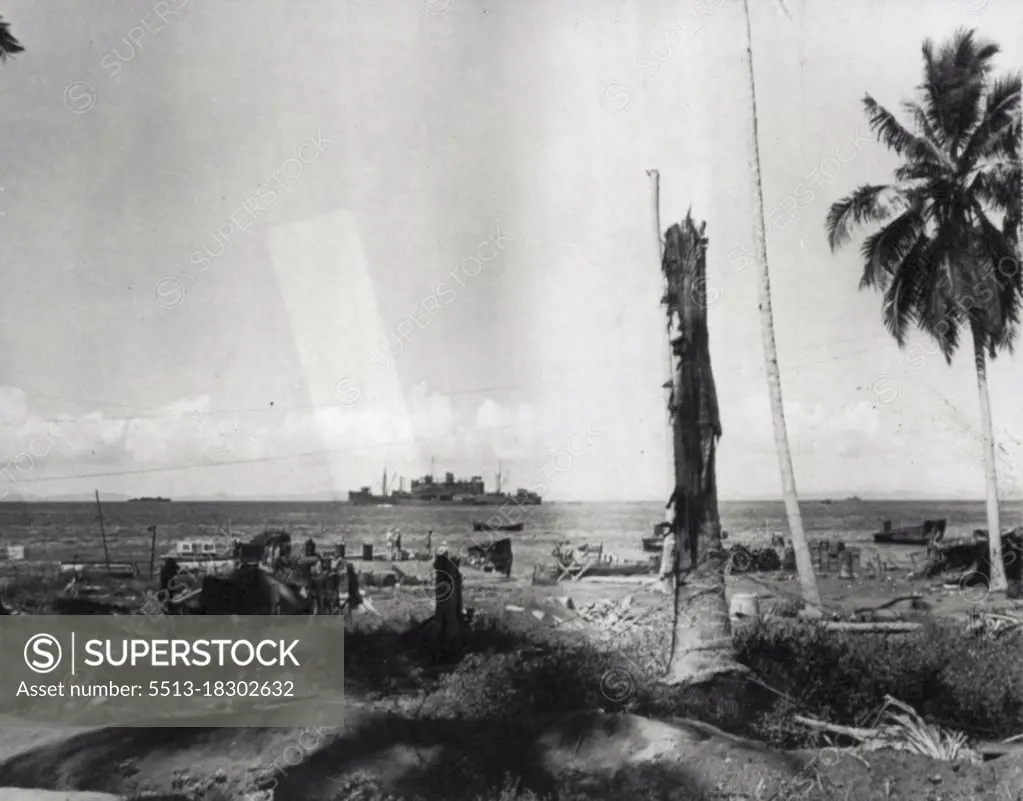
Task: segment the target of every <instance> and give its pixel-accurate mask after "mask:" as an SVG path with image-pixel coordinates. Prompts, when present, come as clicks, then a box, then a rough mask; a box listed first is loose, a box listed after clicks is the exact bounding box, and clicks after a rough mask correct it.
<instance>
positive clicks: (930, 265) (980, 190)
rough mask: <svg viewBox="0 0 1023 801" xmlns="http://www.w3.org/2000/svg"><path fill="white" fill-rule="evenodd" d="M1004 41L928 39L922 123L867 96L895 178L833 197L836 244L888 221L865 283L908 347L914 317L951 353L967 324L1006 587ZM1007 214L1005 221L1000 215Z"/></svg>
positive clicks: (1012, 314)
mask: <svg viewBox="0 0 1023 801" xmlns="http://www.w3.org/2000/svg"><path fill="white" fill-rule="evenodd" d="M998 52H999V48H998V46H997V45H995V44H992V43H989V42H982V41H978V40H976V39H975V38H974V32H973V31H964V30H960V31H958V32H957V33H956V34H955V35H954V36H953V38H952V39H951V40H950V41H949V42H947V43H946V44H944V45H943V46H942V47H941V48H940V49H937V50H936V49H935V46H934V45H933V44H932V42H931V41H930V40H928V41H926V42H924V45H923V57H924V83H923V84H922V85H921V86H920V87H919V91H918V97H917V99H916V100H912V101H909V102H906V103H905V104H904V105H903V108H904V110H905V113H906V115H907V117H908V118H909V119H910V120H911V121H912V124H911V126H909V127H907V126H904V125H903V124H902V123H901V122H899V121H898V120H897V119H896V118H895V115H893V114H892V113H891V112H890V111H888V110H887V109H885V108H883V107H882V106H881V105H880V104H878V103H877V101H875V100H874V99H873V98H872V97H870V96H869V95H867V96H866V97H865V98H864V99H863V105H864V108H865V109H866V112H867V115H868V117H869V119H870V127H871V129H872V130H873V131H874V132H875V133H876V134H877V137H878V139H879V141H881V142H882V143H883V144H884V145H885V146H887V147H888V149H889V150H891V151H893V152H894V153H896V154H897V155H898V156H899V157H900V158H902V159H903V164H901V165H900V166H899V167H898V168H896V170H895V172H894V179H895V180H894V183H892V184H889V185H867V186H861V187H860V188H859V189H857V190H856V191H855V192H853V193H852V194H851V195H849V196H848V197H846V198H844V199H843V200H840V201H838V202H837V203H835V204H834V205H833V206H832V207H831V211H830V212H829V214H828V219H827V232H828V241H829V243H830V245H831V249H832V250H835V249H836V248H838V247H839V246H841V245H843V244H845V243H846V242H848V241H849V239H850V230H851V229H852V227H853V226H854V225H858V224H863V223H868V222H869V223H881V224H882V228H881V229H880V230H879V231H876V232H875V233H873V234H871V235H870V236H868V237H867V238H866V240H865V241H864V243H863V246H862V249H861V252H862V254H863V258H864V261H865V264H864V270H863V277H862V278H861V279H860V288H861V289H868V288H870V289H877V290H878V291H880V292H882V293H884V300H883V306H882V308H883V315H882V316H883V320H884V324H885V327H886V328H887V329H888V331H889V332H890V333H891V335H892V336H893V337H894V338H895V340H896V342H898V344H899V347H904V346H905V342H906V337H907V335H908V333H909V330H910V328H911V326H913V325H916V326H917V327H918V328H919V329H920V330H921V331H923V332H924V333H925V334H927V335H928V336H929V337H930V338H931V339H933V340H934V341H935V342H936V343H937V346H938V348H939V350H940V351H941V353H942V355H944V357H945V359H946V361H947V362H948V363H949V364H951V362H952V356H953V355H954V354H955V352H956V350H957V349H958V347H959V341H960V335H961V333H962V332H963V331H965V330H968V331H969V332H970V335H971V337H972V340H973V358H974V365H975V367H976V371H977V388H978V391H979V393H980V419H981V428H982V435H983V436H982V440H983V449H984V463H985V464H984V466H985V479H986V485H987V523H988V532H989V537H990V543H991V546H990V547H991V559H990V561H991V585H990V586H991V589H993V590H1004V589H1005V588H1006V580H1005V567H1004V564H1003V562H1002V540H1001V523H1000V521H999V517H998V481H997V474H996V470H995V443H994V434H993V432H992V426H991V401H990V398H989V397H988V385H987V359H988V358H991V359H993V358H995V356H996V354H997V353H998V352H999V351H1000V350H1010V351H1011V349H1012V343H1013V339H1014V337H1015V334H1016V327H1017V325H1018V323H1019V312H1020V295H1021V290H1023V281H1021V270H1020V266H1019V263H1018V261H1017V258H1016V254H1017V252H1018V246H1019V242H1020V232H1019V226H1020V219H1021V215H1020V164H1019V151H1020V145H1019V128H1020V123H1019V119H1018V108H1019V93H1020V78H1019V76H1007V77H1002V78H997V79H992V77H991V70H992V59H993V58H994V56H995V55H996V54H997V53H998ZM999 215H1000V216H1001V227H999V221H998V216H999Z"/></svg>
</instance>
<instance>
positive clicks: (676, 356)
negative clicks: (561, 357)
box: [662, 214, 745, 684]
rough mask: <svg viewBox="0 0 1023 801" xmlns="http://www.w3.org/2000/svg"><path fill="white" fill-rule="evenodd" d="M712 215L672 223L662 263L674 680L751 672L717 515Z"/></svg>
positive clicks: (695, 680) (671, 674)
mask: <svg viewBox="0 0 1023 801" xmlns="http://www.w3.org/2000/svg"><path fill="white" fill-rule="evenodd" d="M705 230H706V223H701V224H700V226H699V228H697V226H696V224H695V223H694V222H693V219H692V215H691V214H687V215H686V219H685V220H684V221H683V222H682V224H681V225H678V224H675V225H673V226H671V228H669V229H668V231H667V238H666V242H665V248H664V256H663V260H662V269H663V271H664V274H665V277H666V279H667V292H666V294H665V297H664V302H665V304H666V306H667V313H668V335H669V338H670V342H671V351H672V359H673V386H672V391H671V397H670V399H669V404H668V407H669V411H670V412H671V420H672V430H673V437H672V440H673V452H674V467H675V490H674V492H673V493H672V496H671V500H670V501H669V507H670V513H669V514H670V517H671V524H672V533H673V535H674V538H675V565H674V567H675V571H674V572H675V623H674V630H673V632H672V647H671V660H670V665H669V669H668V675H667V676H666V681H667V682H668V683H670V684H682V683H703V682H707V681H710V680H711V679H713V678H715V677H717V676H722V675H726V674H738V673H743V672H745V668H744V667H743V666H742V665H740V664H739V662H737V661H736V659H735V654H734V650H733V646H732V632H731V624H730V621H729V619H728V607H727V604H726V602H725V563H726V558H725V553H724V549H723V547H722V545H721V523H720V521H719V518H718V499H717V478H716V474H715V454H716V452H717V441H718V438H719V437H720V436H721V421H720V418H719V415H718V402H717V391H716V390H715V387H714V375H713V373H712V371H711V365H710V346H709V337H708V333H707V285H706V270H707V266H706V250H707V240H706V238H705V237H704V231H705Z"/></svg>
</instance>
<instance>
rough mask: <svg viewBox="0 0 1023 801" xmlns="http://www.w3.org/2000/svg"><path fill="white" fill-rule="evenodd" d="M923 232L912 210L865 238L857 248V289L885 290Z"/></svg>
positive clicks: (919, 218) (916, 215) (921, 224)
mask: <svg viewBox="0 0 1023 801" xmlns="http://www.w3.org/2000/svg"><path fill="white" fill-rule="evenodd" d="M923 231H924V221H923V219H922V218H921V217H920V215H919V214H918V213H917V212H916V211H914V210H908V211H906V212H904V213H903V214H900V215H899V216H898V217H896V218H895V219H894V220H892V221H891V222H890V223H889V224H888V225H886V226H885V227H884V228H882V229H881V230H880V231H877V232H876V233H874V234H871V235H870V236H868V237H867V238H866V239H865V240H864V241H863V245H862V247H861V248H860V254H861V255H862V256H863V277H862V278H860V289H869V288H877V289H887V288H888V285H889V283H890V281H891V278H892V276H894V275H895V274H896V273H898V272H899V270H900V269H901V268H902V264H903V262H904V260H905V258H906V256H907V255H908V254H909V253H910V251H911V250H912V249H913V248H914V247H915V246H916V244H917V242H918V241H919V239H920V237H921V236H922V235H923Z"/></svg>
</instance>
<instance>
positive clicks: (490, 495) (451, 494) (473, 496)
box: [348, 469, 542, 506]
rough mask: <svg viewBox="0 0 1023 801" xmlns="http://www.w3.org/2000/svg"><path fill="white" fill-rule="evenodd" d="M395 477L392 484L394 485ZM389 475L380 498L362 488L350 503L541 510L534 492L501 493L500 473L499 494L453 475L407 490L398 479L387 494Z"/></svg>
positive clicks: (478, 480)
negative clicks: (509, 505) (511, 505)
mask: <svg viewBox="0 0 1023 801" xmlns="http://www.w3.org/2000/svg"><path fill="white" fill-rule="evenodd" d="M393 482H394V477H393V476H392V477H391V481H390V483H391V484H393ZM388 483H389V482H388V478H387V471H386V470H384V475H383V480H382V481H381V482H380V494H379V495H377V494H376V493H374V492H373V489H372V488H371V487H361V488H359V489H358V490H354V491H350V492H349V493H348V502H349V503H351V504H356V505H360V506H388V505H391V506H397V505H400V506H454V505H465V506H502V505H503V504H506V503H509V502H511V503H517V504H519V505H520V506H539V505H540V504H541V503H542V500H541V498H540V496H539V495H537V494H536V493H535V492H529V491H528V490H525V489H521V488H520V489H517V490H515V492H514V494H512V493H507V492H501V472H500V469H499V470H498V473H497V491H496V492H487V487H486V483H485V482H484V481H483V477H482V476H472V477H471V478H469V479H463V478H456V477H455V474H454V473H445V474H444V480H443V481H438V480H436V479H435V478H434V476H433V474H432V473H428V474H427V475H425V476H423V477H422V478H414V479H412V481H410V482H409V485H408V488H407V489H406V487H405V479H404V478H399V484H398V489H391V491H390V492H388V490H387V487H388Z"/></svg>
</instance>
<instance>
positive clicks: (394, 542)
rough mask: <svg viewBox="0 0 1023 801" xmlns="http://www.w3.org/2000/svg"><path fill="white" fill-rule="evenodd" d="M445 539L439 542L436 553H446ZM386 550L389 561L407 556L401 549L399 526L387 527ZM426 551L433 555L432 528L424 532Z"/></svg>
mask: <svg viewBox="0 0 1023 801" xmlns="http://www.w3.org/2000/svg"><path fill="white" fill-rule="evenodd" d="M447 547H448V544H447V541H445V542H442V543H441V547H440V548H438V549H437V553H447ZM387 551H388V556H389V557H390V559H391V561H392V562H393V561H400V560H403V559H406V558H407V554H406V553H405V552H404V551H402V549H401V528H400V527H395V528H389V529H387ZM426 552H427V553H428V554H429V555H430V556H433V530H432V529H431V530H430V531H427V532H426Z"/></svg>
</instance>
